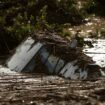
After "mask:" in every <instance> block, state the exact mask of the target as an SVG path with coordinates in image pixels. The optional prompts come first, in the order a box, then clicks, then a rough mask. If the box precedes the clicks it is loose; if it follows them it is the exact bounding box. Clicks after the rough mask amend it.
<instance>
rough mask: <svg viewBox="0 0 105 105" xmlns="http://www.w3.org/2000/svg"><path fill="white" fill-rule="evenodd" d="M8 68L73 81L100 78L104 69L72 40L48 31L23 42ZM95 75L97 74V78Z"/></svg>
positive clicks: (8, 63)
mask: <svg viewBox="0 0 105 105" xmlns="http://www.w3.org/2000/svg"><path fill="white" fill-rule="evenodd" d="M7 66H8V67H9V68H10V69H11V70H14V71H17V72H38V73H40V72H43V73H47V74H53V75H59V76H62V77H65V78H69V79H87V78H90V77H91V78H93V77H94V78H97V77H100V75H101V72H100V69H101V67H99V66H98V65H96V64H95V62H94V61H93V60H92V59H91V58H90V57H89V56H87V55H86V54H84V53H83V51H82V49H81V48H77V47H75V48H71V47H70V41H68V40H67V39H65V38H62V37H60V36H58V35H57V34H56V33H48V32H38V33H36V34H35V35H33V36H31V37H28V38H27V39H26V40H25V41H23V42H22V43H21V44H20V46H19V47H18V48H17V49H16V52H15V54H13V56H12V57H11V58H10V59H9V60H8V62H7ZM94 67H95V68H94ZM93 68H94V69H93ZM95 73H96V74H97V75H95V76H94V74H95Z"/></svg>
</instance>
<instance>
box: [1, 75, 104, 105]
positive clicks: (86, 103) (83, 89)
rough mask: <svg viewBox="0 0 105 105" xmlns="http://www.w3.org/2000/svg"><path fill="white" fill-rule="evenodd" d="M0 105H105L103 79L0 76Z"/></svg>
mask: <svg viewBox="0 0 105 105" xmlns="http://www.w3.org/2000/svg"><path fill="white" fill-rule="evenodd" d="M0 105H105V79H104V78H100V79H97V80H65V79H63V78H60V77H56V76H44V75H43V74H40V75H39V74H30V75H29V74H9V75H6V74H1V75H0Z"/></svg>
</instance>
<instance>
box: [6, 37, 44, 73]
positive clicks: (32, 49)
mask: <svg viewBox="0 0 105 105" xmlns="http://www.w3.org/2000/svg"><path fill="white" fill-rule="evenodd" d="M42 46H43V45H42V44H41V43H36V44H35V40H33V39H32V38H31V37H29V38H28V39H27V40H26V41H24V42H23V43H22V44H21V45H20V46H19V47H18V48H17V50H16V53H15V54H14V55H13V56H12V58H11V59H10V60H9V61H8V63H7V66H8V67H9V68H10V69H11V70H15V71H18V72H20V71H22V69H24V67H25V66H26V65H27V64H28V63H29V62H30V60H31V59H32V58H33V57H34V56H35V54H36V53H37V52H38V51H39V49H40V48H41V47H42Z"/></svg>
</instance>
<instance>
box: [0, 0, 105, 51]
mask: <svg viewBox="0 0 105 105" xmlns="http://www.w3.org/2000/svg"><path fill="white" fill-rule="evenodd" d="M104 4H105V1H104V0H100V1H99V0H87V2H86V3H85V4H84V6H83V7H82V8H79V7H78V0H1V1H0V34H1V36H2V35H3V36H4V37H5V39H6V40H7V44H8V45H9V47H10V48H11V49H12V48H13V47H15V46H16V45H17V44H18V43H19V42H20V41H22V40H23V39H24V38H25V37H27V35H29V34H33V33H34V32H35V31H37V30H48V31H57V32H60V33H61V34H62V36H66V37H67V36H71V33H70V32H68V31H67V30H65V29H64V27H65V25H64V24H68V23H69V24H70V25H71V26H72V25H79V24H82V23H83V22H84V21H83V20H84V18H85V17H86V14H90V13H97V14H101V15H105V9H103V8H105V7H104ZM1 36H0V37H1ZM0 44H3V42H2V38H1V42H0Z"/></svg>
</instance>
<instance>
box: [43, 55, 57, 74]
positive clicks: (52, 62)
mask: <svg viewBox="0 0 105 105" xmlns="http://www.w3.org/2000/svg"><path fill="white" fill-rule="evenodd" d="M58 60H59V58H58V57H55V56H53V55H51V56H50V57H49V58H48V60H47V62H46V63H45V65H46V66H47V68H48V70H49V73H53V72H54V70H55V67H56V65H57V61H58Z"/></svg>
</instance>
